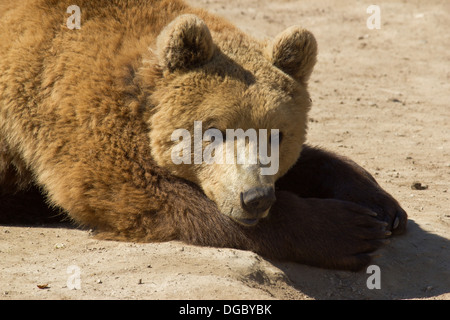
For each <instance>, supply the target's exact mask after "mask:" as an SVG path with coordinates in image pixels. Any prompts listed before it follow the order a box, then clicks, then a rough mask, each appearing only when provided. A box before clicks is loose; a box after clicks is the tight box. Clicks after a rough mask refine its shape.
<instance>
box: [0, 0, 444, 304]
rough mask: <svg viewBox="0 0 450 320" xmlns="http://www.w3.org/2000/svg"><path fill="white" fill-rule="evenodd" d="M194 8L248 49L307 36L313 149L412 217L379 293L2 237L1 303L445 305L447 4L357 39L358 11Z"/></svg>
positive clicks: (268, 265) (346, 275)
mask: <svg viewBox="0 0 450 320" xmlns="http://www.w3.org/2000/svg"><path fill="white" fill-rule="evenodd" d="M189 2H190V3H191V4H193V5H196V6H199V7H203V8H206V9H208V10H210V11H212V12H215V13H217V14H220V15H222V16H225V17H227V18H228V19H230V20H231V21H233V22H234V23H236V24H237V25H238V26H240V27H241V28H242V29H244V30H245V31H247V32H249V33H250V34H252V35H254V36H256V37H261V38H263V37H273V36H275V35H276V34H277V33H278V32H280V31H282V30H284V28H286V27H288V26H290V25H293V24H300V25H302V26H304V27H306V28H308V29H309V30H311V31H312V32H313V33H314V34H315V35H316V38H317V40H318V43H319V49H320V54H319V59H318V64H317V67H316V69H315V72H314V73H313V76H312V78H311V82H310V92H311V95H312V99H313V110H312V112H311V119H310V131H309V136H308V141H309V143H311V144H314V145H320V146H323V147H326V148H329V149H330V150H334V151H337V152H339V153H341V154H345V155H347V156H349V157H351V158H353V159H354V160H355V161H357V162H358V163H360V164H361V165H363V166H364V167H365V168H367V169H368V170H369V171H370V172H371V173H372V174H374V175H375V177H376V178H377V180H378V181H379V183H380V184H381V185H382V186H383V187H384V188H385V189H386V190H388V191H389V192H390V193H392V194H393V195H394V196H395V197H396V198H397V199H398V200H399V201H400V202H401V204H402V205H403V207H404V208H405V209H406V211H407V212H408V214H409V230H408V233H407V234H406V235H404V236H401V237H398V238H394V239H392V241H391V243H390V244H389V245H387V246H386V247H385V248H383V249H382V250H380V253H381V257H379V258H377V259H375V260H374V264H376V265H377V266H379V268H380V275H381V289H372V290H370V289H368V287H367V285H366V282H367V279H368V278H369V276H370V274H367V273H366V272H364V271H363V272H360V273H351V272H341V271H330V270H322V269H317V268H311V267H307V266H303V265H299V264H295V263H284V262H276V261H267V260H265V259H263V258H261V257H259V256H258V255H256V254H253V253H251V252H245V251H239V250H230V249H217V248H200V247H194V246H189V245H185V244H183V243H179V242H169V243H159V244H135V243H119V242H110V241H99V240H96V239H95V238H93V237H92V236H91V235H90V233H89V231H86V230H77V229H74V228H68V227H67V226H59V225H55V226H41V227H24V226H0V299H449V298H450V202H449V197H450V128H449V126H450V106H449V92H450V84H449V82H450V81H449V80H450V54H449V51H448V50H449V48H450V33H449V32H448V30H449V28H450V2H448V1H447V0H443V1H436V0H434V1H426V2H425V1H379V2H378V3H376V4H378V5H379V6H380V9H381V29H379V30H377V29H374V30H370V29H368V28H367V26H366V20H367V18H368V17H369V16H370V14H368V13H366V9H367V7H368V6H369V5H370V4H371V3H369V2H365V1H329V0H319V1H312V0H310V1H276V2H275V1H268V0H264V1H255V0H252V1H237V0H226V1H225V0H220V1H219V0H209V1H208V0H191V1H189ZM416 182H419V183H420V184H421V186H423V187H424V188H423V190H417V189H412V187H411V186H412V185H413V184H414V183H416ZM72 266H75V267H72ZM78 275H79V276H78ZM74 279H79V280H80V282H79V287H78V289H77V290H71V288H72V287H74V286H75V287H77V286H78V283H77V282H74V281H72V280H74ZM38 285H39V286H43V285H46V286H44V287H45V288H44V289H40V288H39V287H38Z"/></svg>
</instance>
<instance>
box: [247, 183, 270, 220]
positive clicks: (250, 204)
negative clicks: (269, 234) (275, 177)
mask: <svg viewBox="0 0 450 320" xmlns="http://www.w3.org/2000/svg"><path fill="white" fill-rule="evenodd" d="M275 200H276V198H275V190H274V188H273V187H271V186H269V187H256V188H252V189H249V190H247V191H245V192H241V206H242V208H243V209H244V210H245V211H247V212H248V213H250V214H251V215H254V218H259V216H260V215H261V214H262V213H264V212H265V211H266V210H267V209H269V208H270V207H271V206H272V205H273V204H274V202H275Z"/></svg>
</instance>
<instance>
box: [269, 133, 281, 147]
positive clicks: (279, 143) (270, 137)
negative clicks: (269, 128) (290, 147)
mask: <svg viewBox="0 0 450 320" xmlns="http://www.w3.org/2000/svg"><path fill="white" fill-rule="evenodd" d="M283 136H284V135H283V132H281V131H280V132H278V145H281V142H282V141H283ZM268 139H269V141H272V135H269V137H268Z"/></svg>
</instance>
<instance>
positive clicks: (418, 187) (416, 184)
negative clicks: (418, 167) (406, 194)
mask: <svg viewBox="0 0 450 320" xmlns="http://www.w3.org/2000/svg"><path fill="white" fill-rule="evenodd" d="M411 189H413V190H426V189H428V186H427V185H425V184H422V183H421V182H417V181H415V182H413V184H412V185H411Z"/></svg>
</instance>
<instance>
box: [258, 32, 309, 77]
mask: <svg viewBox="0 0 450 320" xmlns="http://www.w3.org/2000/svg"><path fill="white" fill-rule="evenodd" d="M266 50H267V55H268V58H269V60H270V61H271V62H272V63H273V64H274V65H275V66H276V67H277V68H279V69H281V70H282V71H284V72H285V73H287V74H289V75H290V76H292V77H293V78H294V79H296V80H297V81H300V82H301V83H303V84H306V82H307V81H308V79H309V76H310V75H311V72H312V70H313V68H314V65H315V64H316V61H317V42H316V39H315V38H314V36H313V34H312V33H311V32H309V31H308V30H305V29H303V28H301V27H298V26H293V27H290V28H288V29H286V30H285V31H283V32H281V33H280V34H279V35H278V36H276V37H275V39H274V40H273V41H272V42H271V43H269V44H268V45H267V48H266Z"/></svg>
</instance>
